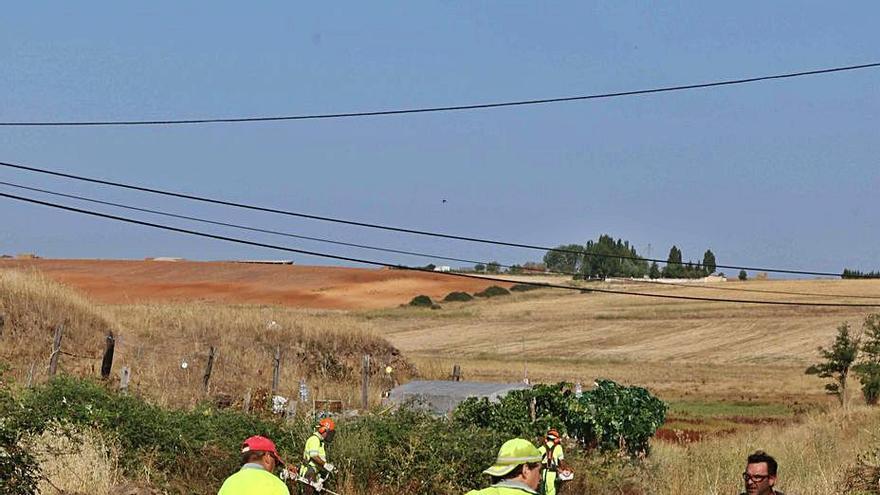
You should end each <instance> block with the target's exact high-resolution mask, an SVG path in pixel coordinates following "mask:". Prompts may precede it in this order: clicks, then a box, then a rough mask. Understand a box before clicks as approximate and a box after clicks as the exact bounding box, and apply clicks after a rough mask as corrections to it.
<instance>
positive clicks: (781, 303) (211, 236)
mask: <svg viewBox="0 0 880 495" xmlns="http://www.w3.org/2000/svg"><path fill="white" fill-rule="evenodd" d="M0 197H4V198H9V199H15V200H18V201H23V202H27V203H33V204H38V205H42V206H48V207H50V208H56V209H60V210H66V211H71V212H75V213H81V214H84V215H90V216H94V217H99V218H106V219H109V220H116V221H120V222H125V223H130V224H135V225H142V226H145V227H153V228H156V229H162V230H167V231H170V232H178V233H181V234H188V235H194V236H198V237H204V238H208V239H215V240H220V241H227V242H233V243H237V244H244V245H248V246H256V247H262V248H268V249H275V250H279V251H286V252H290V253H297V254H303V255H308V256H317V257H321V258H327V259H333V260H338V261H348V262H352V263H362V264H366V265H373V266H382V267H386V268H397V269H401V270H410V271H417V272H425V273H432V274H435V275H439V276H446V277H460V278H468V279H474V280H482V281H492V282H501V283H513V282H516V283H522V284H527V285H533V286H536V287H545V288H550V289H565V290H576V291H579V292H582V291H587V292H599V293H605V294H619V295H626V296H638V297H653V298H659V299H678V300H685V301H703V302H723V303H736V304H765V305H776V306H820V307H849V308H875V307H878V306H880V304H855V303H819V302H796V301H750V300H747V299H719V298H711V297H698V296H680V295H674V294H649V293H643V292H626V291H617V290H612V289H598V288H596V289H594V288H587V289H585V288H579V287H572V286H569V285H558V284H548V283H545V282H526V281H511V280H508V279H503V278H498V277H485V276H481V275H470V274H466V273H456V272H435V271H433V270H427V269H425V268H414V267H409V266H404V265H395V264H392V263H384V262H381V261H373V260H366V259H362V258H354V257H350V256H340V255H336V254H329V253H321V252H317V251H307V250H304V249H297V248H291V247H286V246H278V245H275V244H267V243H263V242H256V241H250V240H247V239H239V238H236V237H228V236H222V235H217V234H210V233H207V232H201V231H197V230H190V229H182V228H179V227H172V226H170V225H163V224H158V223H153V222H146V221H143V220H136V219H133V218H127V217H121V216H117V215H110V214H107V213H100V212H96V211H91V210H85V209H81V208H74V207H72V206H65V205H60V204H57V203H50V202H48V201H41V200H37V199H33V198H27V197H23V196H16V195H14V194H8V193H3V192H0Z"/></svg>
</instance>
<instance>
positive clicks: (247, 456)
mask: <svg viewBox="0 0 880 495" xmlns="http://www.w3.org/2000/svg"><path fill="white" fill-rule="evenodd" d="M264 455H266V451H265V450H249V451H247V452H242V453H241V465H242V466H244V465H245V464H247V463H249V462H255V461H257V460H259V459H261V458H262V457H263V456H264Z"/></svg>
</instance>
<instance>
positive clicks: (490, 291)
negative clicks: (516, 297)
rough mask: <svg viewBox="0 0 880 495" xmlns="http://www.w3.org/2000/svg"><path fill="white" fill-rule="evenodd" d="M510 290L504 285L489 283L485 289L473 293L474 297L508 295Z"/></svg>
mask: <svg viewBox="0 0 880 495" xmlns="http://www.w3.org/2000/svg"><path fill="white" fill-rule="evenodd" d="M509 295H510V291H509V290H507V289H505V288H504V287H498V286H497V285H490V286H489V287H486V289H485V290H482V291H480V292H477V293H475V294H474V296H476V297H495V296H509Z"/></svg>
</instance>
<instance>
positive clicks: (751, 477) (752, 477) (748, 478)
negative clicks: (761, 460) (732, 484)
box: [743, 473, 770, 483]
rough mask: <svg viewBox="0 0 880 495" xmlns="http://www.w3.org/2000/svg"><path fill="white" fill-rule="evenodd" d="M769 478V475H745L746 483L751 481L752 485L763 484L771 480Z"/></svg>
mask: <svg viewBox="0 0 880 495" xmlns="http://www.w3.org/2000/svg"><path fill="white" fill-rule="evenodd" d="M769 477H770V475H769V474H749V473H743V480H744V481H751V482H752V483H761V482H763V481H765V480H766V479H767V478H769Z"/></svg>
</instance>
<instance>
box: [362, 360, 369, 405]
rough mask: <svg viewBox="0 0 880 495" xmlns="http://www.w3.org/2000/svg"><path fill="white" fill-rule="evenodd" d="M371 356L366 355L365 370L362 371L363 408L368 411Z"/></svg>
mask: <svg viewBox="0 0 880 495" xmlns="http://www.w3.org/2000/svg"><path fill="white" fill-rule="evenodd" d="M369 391H370V355H369V354H364V363H363V369H362V370H361V408H362V409H363V410H364V411H366V410H367V409H369V408H370V397H369Z"/></svg>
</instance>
